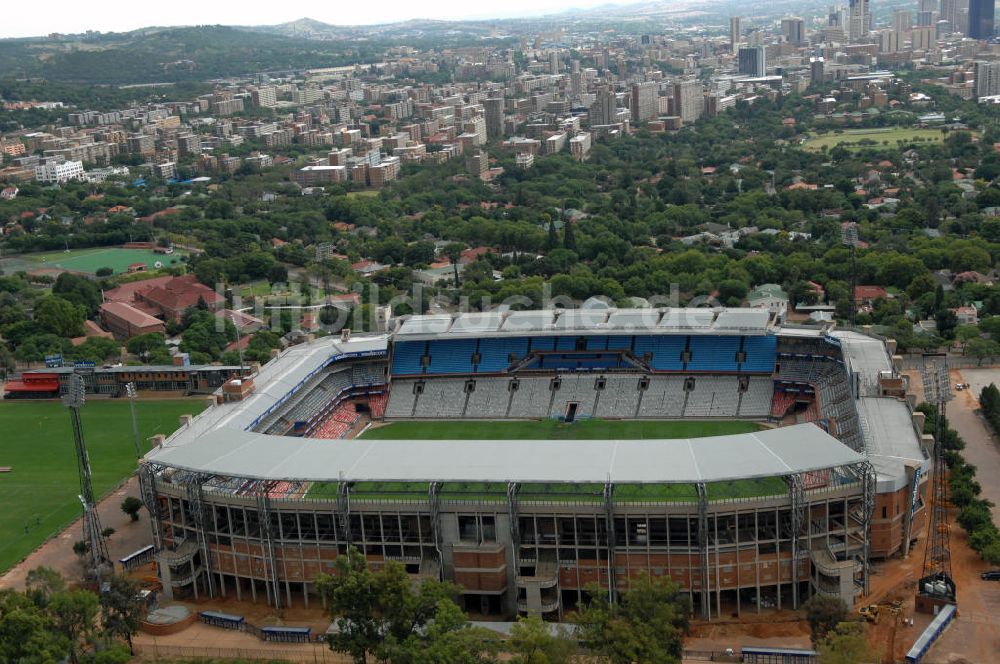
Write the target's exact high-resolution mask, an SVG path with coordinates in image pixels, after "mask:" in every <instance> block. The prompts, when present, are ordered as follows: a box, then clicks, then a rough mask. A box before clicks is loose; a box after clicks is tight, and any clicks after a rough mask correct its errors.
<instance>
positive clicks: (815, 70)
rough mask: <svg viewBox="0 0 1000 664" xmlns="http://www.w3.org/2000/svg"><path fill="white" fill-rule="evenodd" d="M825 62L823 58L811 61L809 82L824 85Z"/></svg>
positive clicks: (811, 59)
mask: <svg viewBox="0 0 1000 664" xmlns="http://www.w3.org/2000/svg"><path fill="white" fill-rule="evenodd" d="M825 65H826V63H825V61H824V60H823V58H810V59H809V82H810V83H822V82H823V79H824V74H825V72H824V69H825Z"/></svg>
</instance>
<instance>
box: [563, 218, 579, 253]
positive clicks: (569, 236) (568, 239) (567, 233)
mask: <svg viewBox="0 0 1000 664" xmlns="http://www.w3.org/2000/svg"><path fill="white" fill-rule="evenodd" d="M563 249H569V250H570V251H576V235H574V233H573V220H572V219H566V220H565V221H564V222H563Z"/></svg>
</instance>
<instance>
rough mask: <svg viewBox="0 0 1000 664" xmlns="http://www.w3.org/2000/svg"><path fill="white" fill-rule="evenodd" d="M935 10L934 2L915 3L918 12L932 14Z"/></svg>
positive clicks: (933, 0)
mask: <svg viewBox="0 0 1000 664" xmlns="http://www.w3.org/2000/svg"><path fill="white" fill-rule="evenodd" d="M936 9H937V2H936V1H935V0H920V2H918V3H917V11H918V12H932V11H935V10H936Z"/></svg>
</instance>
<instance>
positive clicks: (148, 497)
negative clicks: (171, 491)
mask: <svg viewBox="0 0 1000 664" xmlns="http://www.w3.org/2000/svg"><path fill="white" fill-rule="evenodd" d="M157 470H158V469H157V468H156V467H155V466H154V465H153V464H152V463H149V462H148V461H147V462H144V463H141V464H140V465H139V495H141V496H142V502H143V503H144V504H145V505H146V510H147V511H148V512H149V525H150V527H151V528H152V529H153V548H154V549H156V552H157V553H159V552H160V551H161V550H162V549H163V531H162V526H161V525H160V518H161V514H160V497H159V495H158V494H157V493H156V472H157Z"/></svg>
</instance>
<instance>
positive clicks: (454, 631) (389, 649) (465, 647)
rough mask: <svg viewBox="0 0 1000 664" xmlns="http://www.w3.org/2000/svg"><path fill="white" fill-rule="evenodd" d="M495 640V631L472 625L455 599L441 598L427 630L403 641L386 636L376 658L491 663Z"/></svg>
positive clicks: (421, 663)
mask: <svg viewBox="0 0 1000 664" xmlns="http://www.w3.org/2000/svg"><path fill="white" fill-rule="evenodd" d="M498 641H499V639H498V637H497V635H496V633H494V632H492V631H490V630H488V629H484V628H481V627H472V626H471V625H470V624H469V621H468V619H467V618H466V617H465V613H463V612H462V609H460V608H459V607H458V605H457V604H455V602H453V601H452V600H450V599H442V600H439V601H438V603H437V606H436V607H435V610H434V616H433V619H432V620H430V621H429V622H428V624H427V629H426V630H424V631H422V632H413V633H412V634H410V636H408V637H407V638H406V640H404V641H403V642H402V643H398V642H396V641H395V639H393V638H389V639H387V640H386V643H385V645H384V646H383V647H382V649H381V651H380V653H379V657H380V659H381V660H382V661H386V662H392V664H492V663H493V662H496V658H495V656H494V655H495V654H496V652H497V649H498V645H499V644H498Z"/></svg>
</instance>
